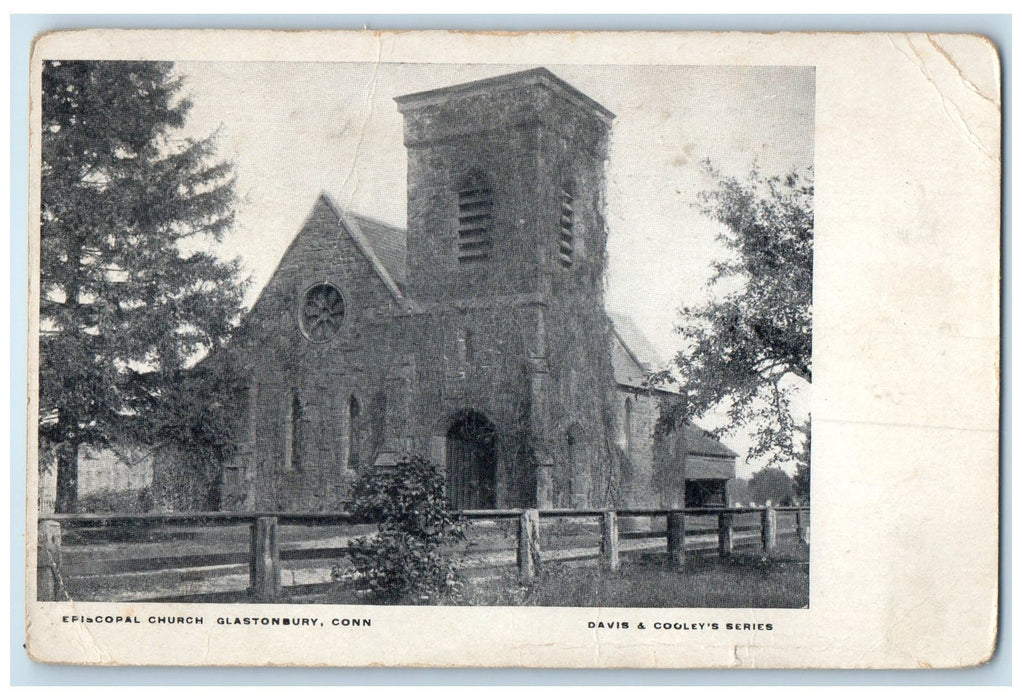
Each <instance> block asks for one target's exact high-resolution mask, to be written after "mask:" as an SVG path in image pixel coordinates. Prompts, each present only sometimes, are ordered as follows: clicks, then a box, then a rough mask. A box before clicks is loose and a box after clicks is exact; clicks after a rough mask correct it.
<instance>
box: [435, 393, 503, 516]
mask: <svg viewBox="0 0 1022 700" xmlns="http://www.w3.org/2000/svg"><path fill="white" fill-rule="evenodd" d="M496 482H497V431H496V429H495V428H494V425H493V423H491V422H490V420H489V419H488V418H487V417H486V416H484V415H483V414H482V413H478V412H476V411H463V412H461V413H459V414H458V416H457V417H455V419H454V422H453V423H452V424H451V427H450V428H449V429H448V430H447V499H448V500H449V501H450V504H451V507H452V508H453V509H455V510H475V509H488V508H496V507H497V498H496V493H497V489H496V486H497V483H496Z"/></svg>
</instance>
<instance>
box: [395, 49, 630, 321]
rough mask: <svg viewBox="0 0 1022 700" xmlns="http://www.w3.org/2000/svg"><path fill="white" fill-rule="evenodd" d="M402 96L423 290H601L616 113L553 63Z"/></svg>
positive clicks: (412, 283) (411, 244) (412, 234)
mask: <svg viewBox="0 0 1022 700" xmlns="http://www.w3.org/2000/svg"><path fill="white" fill-rule="evenodd" d="M396 101H397V104H398V109H399V110H400V111H401V113H402V114H403V115H404V143H405V146H406V147H407V149H408V266H409V291H410V294H411V296H412V297H413V298H416V299H418V300H421V301H435V300H441V299H457V298H466V297H489V296H494V295H497V296H500V295H521V294H541V295H543V294H547V293H549V291H550V290H551V288H553V287H561V286H564V285H567V286H568V287H571V288H573V287H580V289H579V291H582V289H584V288H586V287H589V290H588V291H590V292H594V291H597V290H595V289H592V287H593V285H599V283H600V280H601V279H602V276H603V271H604V267H605V260H604V257H605V248H606V232H605V225H604V220H603V212H602V208H603V198H604V165H605V162H606V160H607V145H608V139H609V134H610V127H611V122H612V120H613V118H614V115H613V114H612V113H611V112H610V111H608V110H607V109H606V108H604V107H602V106H601V105H599V104H598V103H597V102H595V101H594V100H592V99H591V98H589V97H587V96H586V95H584V94H583V93H581V92H579V91H578V90H576V89H575V88H574V87H572V86H571V85H569V84H568V83H566V82H564V81H563V80H561V79H560V78H558V77H557V76H555V75H554V74H553V73H551V72H550V71H548V70H547V69H545V68H536V69H533V70H527V71H523V72H520V73H512V74H509V75H502V76H498V77H495V78H488V79H485V80H478V81H475V82H470V83H464V84H461V85H454V86H451V87H445V88H441V89H438V90H430V91H427V92H419V93H414V94H411V95H405V96H402V97H398V98H396Z"/></svg>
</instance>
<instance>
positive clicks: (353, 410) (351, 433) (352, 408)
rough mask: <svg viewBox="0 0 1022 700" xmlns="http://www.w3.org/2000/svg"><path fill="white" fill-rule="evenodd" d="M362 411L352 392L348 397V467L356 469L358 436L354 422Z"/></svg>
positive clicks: (357, 462)
mask: <svg viewBox="0 0 1022 700" xmlns="http://www.w3.org/2000/svg"><path fill="white" fill-rule="evenodd" d="M361 413H362V407H361V406H360V405H359V403H358V399H357V398H355V395H354V394H352V395H351V398H350V399H348V469H351V470H355V469H358V464H359V459H358V436H357V434H356V430H355V424H356V423H357V422H358V417H359V415H361Z"/></svg>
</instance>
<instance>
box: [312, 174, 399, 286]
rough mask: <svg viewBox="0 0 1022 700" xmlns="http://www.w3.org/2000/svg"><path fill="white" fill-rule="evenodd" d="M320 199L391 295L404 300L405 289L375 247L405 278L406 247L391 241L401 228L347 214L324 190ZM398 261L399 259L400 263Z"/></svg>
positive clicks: (395, 270)
mask: <svg viewBox="0 0 1022 700" xmlns="http://www.w3.org/2000/svg"><path fill="white" fill-rule="evenodd" d="M319 198H320V200H321V201H323V202H325V203H326V204H327V206H329V207H330V210H331V211H332V212H333V213H334V214H335V215H336V216H337V220H338V222H339V223H340V224H341V226H342V227H343V228H344V229H345V230H346V231H347V232H348V233H349V234H350V235H351V237H352V239H354V241H355V244H356V245H357V246H358V247H359V249H360V250H361V251H362V253H363V254H364V255H365V256H366V257H367V258H369V262H370V264H371V265H372V266H373V269H375V270H376V274H377V275H379V277H380V280H381V281H382V282H383V283H384V284H385V285H386V286H387V289H389V290H390V292H391V294H393V295H394V298H395V299H397V300H398V301H399V302H402V303H404V301H405V299H404V291H403V290H402V289H401V288H400V287H399V286H398V282H397V280H396V279H395V278H394V273H393V272H392V271H391V269H388V268H387V267H386V266H385V264H384V262H383V260H382V259H381V257H380V250H378V249H377V246H380V248H381V249H382V250H383V251H384V253H385V254H386V255H387V256H389V257H390V259H391V265H392V267H393V269H394V272H396V273H397V274H398V275H400V277H401V279H407V277H408V269H407V267H406V264H405V262H404V257H405V255H404V253H403V252H402V251H403V250H404V248H405V246H404V245H403V244H401V243H396V242H395V240H394V239H395V237H397V236H398V235H399V236H400V238H401V239H402V240H404V238H405V232H404V230H403V229H399V228H396V227H394V226H388V225H387V224H384V223H383V222H381V221H377V220H376V219H370V218H369V217H365V216H361V215H358V214H354V215H353V214H349V213H348V212H346V211H344V210H343V209H341V208H340V207H338V206H337V205H336V204H334V201H333V199H331V198H330V195H328V194H327V193H326V192H323V193H321V194H320V195H319ZM363 223H365V224H367V225H368V230H365V229H363V227H362V224H363ZM374 238H375V240H374ZM397 261H400V264H398V262H397Z"/></svg>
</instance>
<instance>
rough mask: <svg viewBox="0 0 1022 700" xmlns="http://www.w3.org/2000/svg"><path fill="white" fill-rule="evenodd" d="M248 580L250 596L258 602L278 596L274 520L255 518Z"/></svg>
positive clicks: (278, 558)
mask: <svg viewBox="0 0 1022 700" xmlns="http://www.w3.org/2000/svg"><path fill="white" fill-rule="evenodd" d="M249 579H250V582H251V585H252V594H253V595H254V596H255V597H256V598H258V599H259V600H264V601H271V600H276V599H277V598H278V597H279V596H280V543H279V542H278V540H277V519H276V518H256V521H255V524H253V526H252V562H251V564H250V566H249Z"/></svg>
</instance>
